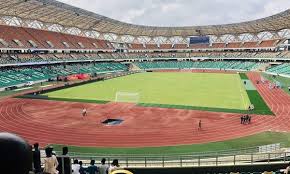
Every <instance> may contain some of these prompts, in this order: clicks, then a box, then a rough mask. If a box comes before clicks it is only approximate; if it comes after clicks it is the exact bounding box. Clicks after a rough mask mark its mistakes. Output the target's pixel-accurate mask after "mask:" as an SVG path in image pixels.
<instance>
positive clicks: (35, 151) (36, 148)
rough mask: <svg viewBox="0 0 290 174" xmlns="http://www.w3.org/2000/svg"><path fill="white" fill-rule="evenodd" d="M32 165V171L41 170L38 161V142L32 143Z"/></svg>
mask: <svg viewBox="0 0 290 174" xmlns="http://www.w3.org/2000/svg"><path fill="white" fill-rule="evenodd" d="M33 147H34V150H33V166H34V172H35V173H36V174H37V173H40V172H41V161H40V150H39V144H38V143H35V144H34V145H33Z"/></svg>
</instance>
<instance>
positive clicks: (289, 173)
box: [284, 163, 290, 174]
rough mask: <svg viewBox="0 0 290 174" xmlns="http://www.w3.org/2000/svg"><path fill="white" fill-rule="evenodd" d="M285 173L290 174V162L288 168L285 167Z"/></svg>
mask: <svg viewBox="0 0 290 174" xmlns="http://www.w3.org/2000/svg"><path fill="white" fill-rule="evenodd" d="M284 174H290V163H289V164H288V166H287V168H286V169H285V171H284Z"/></svg>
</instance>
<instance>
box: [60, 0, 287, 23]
mask: <svg viewBox="0 0 290 174" xmlns="http://www.w3.org/2000/svg"><path fill="white" fill-rule="evenodd" d="M59 1H61V2H64V3H67V4H70V5H74V6H77V7H79V8H83V9H86V10H89V11H92V12H95V13H98V14H100V15H104V16H107V17H110V18H113V19H117V20H120V21H123V22H128V23H133V24H141V25H152V26H192V25H213V24H225V23H234V22H242V21H248V20H254V19H258V18H262V17H267V16H270V15H273V14H276V13H279V12H281V11H284V10H287V8H288V7H290V1H289V0H243V1H239V0H59Z"/></svg>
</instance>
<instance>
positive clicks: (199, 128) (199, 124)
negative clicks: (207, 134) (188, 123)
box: [198, 120, 201, 130]
mask: <svg viewBox="0 0 290 174" xmlns="http://www.w3.org/2000/svg"><path fill="white" fill-rule="evenodd" d="M198 130H201V120H199V123H198Z"/></svg>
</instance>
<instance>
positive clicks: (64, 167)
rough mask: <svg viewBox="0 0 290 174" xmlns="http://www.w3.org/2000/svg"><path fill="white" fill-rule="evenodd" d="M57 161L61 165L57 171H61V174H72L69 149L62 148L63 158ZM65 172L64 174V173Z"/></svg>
mask: <svg viewBox="0 0 290 174" xmlns="http://www.w3.org/2000/svg"><path fill="white" fill-rule="evenodd" d="M62 160H63V162H64V165H62ZM57 161H58V163H59V165H58V168H57V170H58V171H59V174H70V171H71V165H70V157H69V156H68V147H63V148H62V156H61V157H58V158H57ZM63 170H64V173H63Z"/></svg>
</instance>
